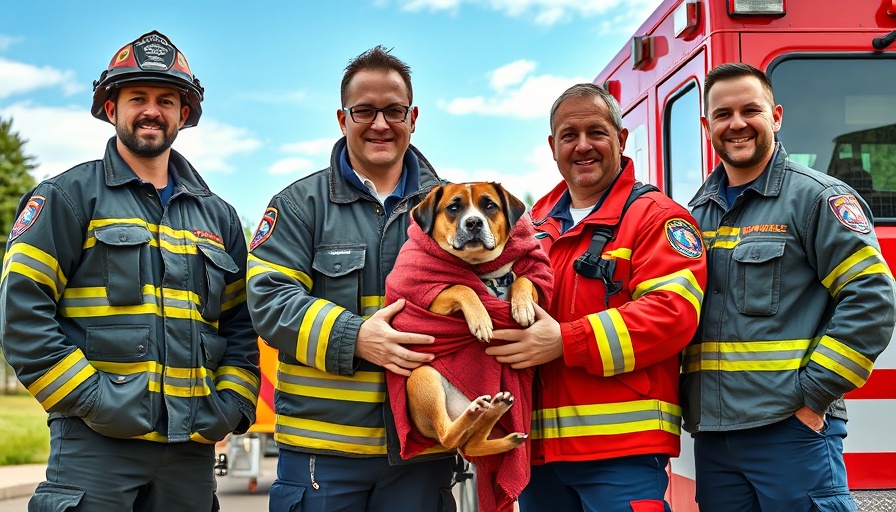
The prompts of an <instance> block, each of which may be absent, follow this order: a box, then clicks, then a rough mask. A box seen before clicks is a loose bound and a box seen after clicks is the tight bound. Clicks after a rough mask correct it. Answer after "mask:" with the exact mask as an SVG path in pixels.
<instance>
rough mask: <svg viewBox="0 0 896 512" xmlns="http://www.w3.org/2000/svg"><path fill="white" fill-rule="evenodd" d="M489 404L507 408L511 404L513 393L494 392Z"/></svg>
mask: <svg viewBox="0 0 896 512" xmlns="http://www.w3.org/2000/svg"><path fill="white" fill-rule="evenodd" d="M491 404H492V405H493V406H495V407H503V408H504V409H509V408H510V406H511V405H513V395H511V394H510V393H509V392H507V391H501V392H500V393H496V394H495V397H494V398H492V400H491Z"/></svg>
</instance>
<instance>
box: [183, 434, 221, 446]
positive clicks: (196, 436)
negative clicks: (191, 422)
mask: <svg viewBox="0 0 896 512" xmlns="http://www.w3.org/2000/svg"><path fill="white" fill-rule="evenodd" d="M190 441H196V442H197V443H202V444H215V443H216V442H217V441H212V440H211V439H207V438H205V437H203V436H202V435H201V434H198V433H196V432H193V433H192V434H190Z"/></svg>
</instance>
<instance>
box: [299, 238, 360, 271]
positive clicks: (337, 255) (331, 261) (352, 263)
mask: <svg viewBox="0 0 896 512" xmlns="http://www.w3.org/2000/svg"><path fill="white" fill-rule="evenodd" d="M366 254H367V248H366V247H363V246H358V245H354V246H347V247H346V246H330V247H324V248H320V249H317V250H316V251H315V253H314V262H313V263H312V264H311V267H312V268H314V270H317V271H318V272H320V273H321V274H323V275H325V276H327V277H339V276H344V275H346V274H348V273H350V272H353V271H355V270H360V269H362V268H364V257H365V256H366Z"/></svg>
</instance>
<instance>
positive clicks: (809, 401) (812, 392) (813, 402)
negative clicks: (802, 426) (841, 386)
mask: <svg viewBox="0 0 896 512" xmlns="http://www.w3.org/2000/svg"><path fill="white" fill-rule="evenodd" d="M800 388H801V389H802V390H803V403H804V404H806V406H807V407H808V408H810V409H812V410H813V411H815V412H817V413H819V414H824V413H825V411H827V409H828V407H829V406H830V405H831V404H832V403H834V401H835V400H837V398H839V397H837V396H835V395H832V394H830V393H828V392H826V391H825V390H824V388H823V387H821V386H819V385H818V383H816V382H815V381H814V380H813V379H812V377H810V376H809V374H808V372H806V371H805V370H803V371H801V372H800Z"/></svg>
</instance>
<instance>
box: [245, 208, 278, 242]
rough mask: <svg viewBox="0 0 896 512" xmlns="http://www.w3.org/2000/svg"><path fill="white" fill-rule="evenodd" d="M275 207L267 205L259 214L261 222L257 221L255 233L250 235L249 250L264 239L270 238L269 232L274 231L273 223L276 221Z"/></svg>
mask: <svg viewBox="0 0 896 512" xmlns="http://www.w3.org/2000/svg"><path fill="white" fill-rule="evenodd" d="M277 214H278V212H277V209H276V208H271V207H269V208H268V209H267V210H265V211H264V215H262V216H261V222H259V223H258V229H256V230H255V235H254V236H253V237H252V242H251V243H250V244H249V250H250V251H251V250H253V249H255V248H256V247H258V246H259V245H261V244H262V243H264V241H265V240H267V239H268V238H270V236H271V233H273V232H274V224H276V223H277Z"/></svg>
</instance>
